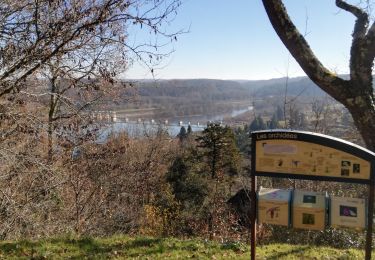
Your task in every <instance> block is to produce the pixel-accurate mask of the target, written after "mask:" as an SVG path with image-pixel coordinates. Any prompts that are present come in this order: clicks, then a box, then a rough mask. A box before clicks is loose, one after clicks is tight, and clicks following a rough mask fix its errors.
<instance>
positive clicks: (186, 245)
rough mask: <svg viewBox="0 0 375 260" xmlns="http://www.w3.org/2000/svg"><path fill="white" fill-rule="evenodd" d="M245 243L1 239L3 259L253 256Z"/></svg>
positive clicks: (267, 255) (287, 255) (354, 255)
mask: <svg viewBox="0 0 375 260" xmlns="http://www.w3.org/2000/svg"><path fill="white" fill-rule="evenodd" d="M249 251H250V248H249V246H248V245H246V244H242V243H237V242H235V243H217V242H210V241H204V240H198V239H189V240H179V239H175V238H147V237H137V238H134V237H128V236H112V237H108V238H79V239H78V238H72V237H66V238H50V239H41V240H34V241H30V240H22V241H3V242H0V259H67V258H68V259H250V252H249ZM257 256H258V257H257V258H258V259H301V258H303V259H363V258H364V252H363V250H359V249H334V248H329V247H314V246H308V245H286V244H272V245H264V246H258V247H257Z"/></svg>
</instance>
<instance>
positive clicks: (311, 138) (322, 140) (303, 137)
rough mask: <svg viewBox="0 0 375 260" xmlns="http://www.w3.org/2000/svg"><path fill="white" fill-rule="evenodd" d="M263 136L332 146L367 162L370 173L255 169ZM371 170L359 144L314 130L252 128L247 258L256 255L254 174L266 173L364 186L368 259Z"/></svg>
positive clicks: (374, 157) (373, 157)
mask: <svg viewBox="0 0 375 260" xmlns="http://www.w3.org/2000/svg"><path fill="white" fill-rule="evenodd" d="M266 140H290V141H302V142H305V143H309V144H312V145H314V144H315V145H320V146H323V147H326V148H328V149H330V148H332V149H335V150H338V151H340V152H343V153H346V154H349V155H352V156H355V157H357V158H360V159H362V160H365V161H367V162H369V164H370V174H369V178H368V179H364V178H350V177H339V176H325V175H323V174H321V175H311V174H307V173H284V172H283V173H280V172H275V171H274V172H272V171H256V168H257V165H256V163H257V148H256V144H257V142H259V141H262V142H264V141H266ZM374 170H375V153H374V152H372V151H370V150H367V149H365V148H363V147H361V146H358V145H355V144H353V143H350V142H347V141H345V140H342V139H339V138H334V137H331V136H327V135H323V134H316V133H311V132H304V131H289V130H265V131H255V132H252V133H251V213H252V214H251V259H253V260H255V256H256V223H255V222H256V220H257V214H256V208H257V207H256V206H257V205H256V204H257V199H256V188H257V180H256V177H257V176H267V177H276V178H289V179H302V180H313V181H333V182H346V183H358V184H364V185H367V186H368V196H369V198H368V211H367V223H368V225H367V232H366V247H365V259H366V260H370V259H371V245H372V224H373V213H374V185H375V184H374V176H375V173H374Z"/></svg>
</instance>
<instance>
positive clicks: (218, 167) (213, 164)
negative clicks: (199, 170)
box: [196, 123, 239, 179]
mask: <svg viewBox="0 0 375 260" xmlns="http://www.w3.org/2000/svg"><path fill="white" fill-rule="evenodd" d="M196 140H197V142H198V148H199V150H200V155H201V157H202V159H203V160H204V161H205V162H206V165H207V168H208V170H209V172H210V175H211V178H212V179H216V178H217V177H218V173H219V171H222V172H224V173H226V174H228V175H234V174H236V173H237V169H238V162H239V151H238V149H237V147H236V144H235V138H234V134H233V131H232V129H230V128H229V127H228V126H225V127H223V126H221V125H220V124H218V123H211V124H209V125H207V128H206V129H204V131H203V132H202V135H200V136H198V137H197V139H196Z"/></svg>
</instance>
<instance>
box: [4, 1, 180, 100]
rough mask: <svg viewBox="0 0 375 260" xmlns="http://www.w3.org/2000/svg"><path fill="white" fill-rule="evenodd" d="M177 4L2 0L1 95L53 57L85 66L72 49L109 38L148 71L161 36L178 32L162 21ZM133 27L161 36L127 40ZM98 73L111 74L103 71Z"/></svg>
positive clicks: (21, 83) (18, 86) (171, 36)
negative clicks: (155, 39) (155, 38)
mask: <svg viewBox="0 0 375 260" xmlns="http://www.w3.org/2000/svg"><path fill="white" fill-rule="evenodd" d="M179 5H180V1H178V0H160V1H144V0H134V1H129V0H104V1H96V0H80V1H77V0H61V1H47V0H36V1H29V0H20V1H17V2H14V1H12V0H5V1H2V2H1V3H0V18H1V19H0V48H1V55H0V69H1V70H0V96H3V95H5V94H7V93H11V92H14V91H17V90H20V89H22V88H24V87H25V85H26V84H25V79H26V78H27V77H29V76H30V75H32V74H35V73H37V71H38V69H40V68H41V67H43V66H44V65H45V64H46V63H47V62H48V61H50V60H51V59H53V58H54V57H57V58H59V57H61V56H63V55H67V56H68V57H69V58H70V60H72V61H74V63H76V62H77V63H80V64H81V65H82V66H83V67H84V66H89V65H90V64H87V61H86V60H84V59H83V60H82V59H81V58H82V57H77V56H75V55H74V54H73V53H75V52H76V50H77V49H80V50H82V51H86V50H88V49H89V48H90V42H93V41H94V42H96V43H97V44H101V45H102V46H106V48H108V47H107V46H108V43H109V42H111V43H117V44H119V45H123V46H124V47H125V48H124V49H123V52H122V54H121V56H122V57H123V58H124V59H125V60H127V61H128V62H131V60H132V59H137V60H139V61H142V62H144V63H145V64H146V65H147V66H149V68H150V69H151V70H152V64H154V62H157V61H158V60H159V56H158V55H156V54H155V53H157V52H158V48H160V47H161V46H163V45H164V44H165V42H163V41H162V40H161V39H159V38H162V37H164V39H166V40H168V41H170V39H176V35H177V34H178V33H171V34H169V33H167V32H166V31H165V29H164V28H163V25H164V24H165V23H166V22H168V21H170V20H171V19H173V17H174V15H175V12H176V9H177V8H178V6H179ZM133 26H137V27H138V26H139V28H141V29H147V30H148V31H149V32H150V33H152V34H154V35H157V36H158V37H159V38H158V39H157V41H155V42H148V41H147V40H146V41H144V42H142V43H140V42H138V43H135V44H133V43H132V44H130V43H129V42H128V38H129V34H128V31H129V30H130V29H131V28H132V27H133ZM103 50H106V49H105V48H104V49H103ZM159 52H160V50H159ZM131 53H133V54H134V56H133V58H131V55H130V54H131ZM150 59H151V65H150V63H149V62H148V61H149V60H150ZM98 64H99V63H95V64H94V65H98ZM65 65H66V64H65ZM106 73H107V74H106ZM102 74H103V75H104V74H106V75H105V76H107V77H108V76H112V75H111V74H108V71H106V70H104V71H102Z"/></svg>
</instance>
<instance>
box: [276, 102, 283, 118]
mask: <svg viewBox="0 0 375 260" xmlns="http://www.w3.org/2000/svg"><path fill="white" fill-rule="evenodd" d="M275 116H276V120H277V121H281V120H284V110H283V109H282V108H281V106H277V108H276V112H275Z"/></svg>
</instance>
